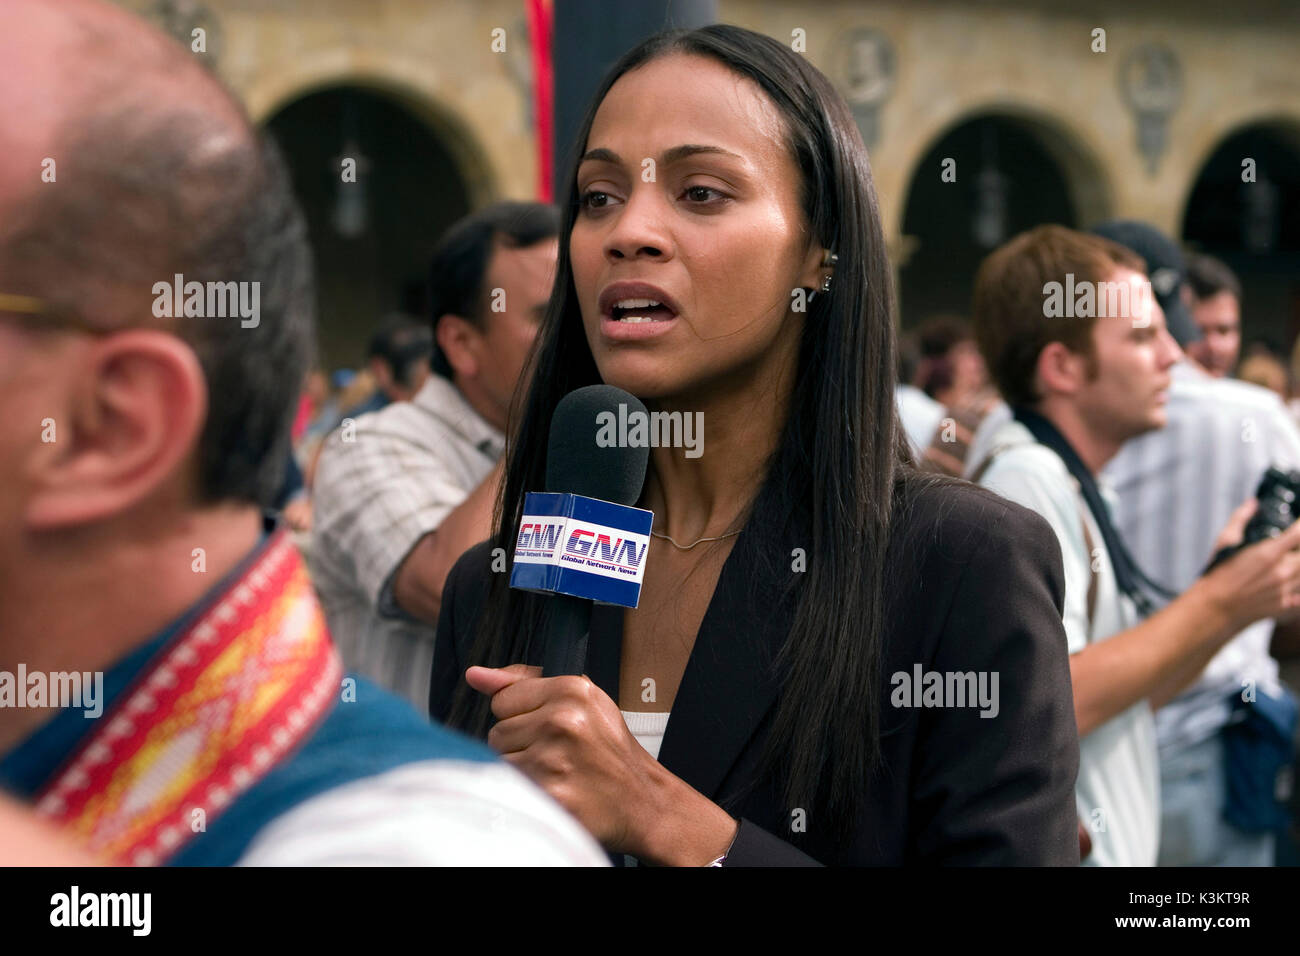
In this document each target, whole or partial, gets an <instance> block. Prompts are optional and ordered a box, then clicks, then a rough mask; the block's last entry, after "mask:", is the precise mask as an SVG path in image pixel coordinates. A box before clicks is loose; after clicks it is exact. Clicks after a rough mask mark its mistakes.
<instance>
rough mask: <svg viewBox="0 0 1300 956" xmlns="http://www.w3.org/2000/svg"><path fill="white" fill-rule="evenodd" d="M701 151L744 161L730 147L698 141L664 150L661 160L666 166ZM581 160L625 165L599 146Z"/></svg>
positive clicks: (609, 150) (612, 153) (610, 152)
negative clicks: (703, 144)
mask: <svg viewBox="0 0 1300 956" xmlns="http://www.w3.org/2000/svg"><path fill="white" fill-rule="evenodd" d="M700 153H712V154H715V155H720V156H730V157H731V158H733V159H739V160H741V161H742V162H743V161H744V159H745V158H744V157H743V156H741V155H740V154H739V153H733V152H732V151H731V150H729V149H723V148H722V147H721V146H701V145H699V144H696V143H685V144H683V145H681V146H674V147H672V148H671V149H666V150H664V153H663V156H661V157H660V160H659V161H660V162H661V163H663V164H664V165H665V166H667V165H669V164H671V163H675V162H678V161H680V160H683V159H686V158H687V157H689V156H695V155H698V154H700ZM581 162H584V163H586V162H597V163H613V164H614V165H615V166H621V165H623V160H622V159H620V158H619V155H618V154H617V153H616V152H614V151H613V150H612V149H605V148H604V147H597V148H596V149H591V150H588V151H587V152H586V153H585V154H584V155H583V157H582V160H581Z"/></svg>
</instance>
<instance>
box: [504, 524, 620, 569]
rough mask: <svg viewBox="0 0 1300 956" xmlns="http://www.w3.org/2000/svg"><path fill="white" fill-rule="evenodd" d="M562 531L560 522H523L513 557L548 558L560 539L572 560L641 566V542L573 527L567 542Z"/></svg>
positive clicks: (563, 528) (563, 527)
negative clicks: (533, 556) (525, 554)
mask: <svg viewBox="0 0 1300 956" xmlns="http://www.w3.org/2000/svg"><path fill="white" fill-rule="evenodd" d="M564 531H565V526H564V522H559V521H556V522H551V521H547V522H532V523H530V522H524V523H522V524H521V525H520V526H519V540H518V541H517V542H516V551H515V554H516V556H517V555H519V554H521V553H527V554H531V555H536V556H539V557H540V556H542V555H550V554H552V553H554V551H555V548H556V546H557V545H558V544H559V543H560V541H561V540H562V539H563V540H564V553H565V554H571V555H573V556H574V557H578V558H590V559H591V560H594V561H600V562H602V563H605V564H619V565H623V566H624V567H630V568H639V567H641V562H642V561H644V560H645V553H646V543H645V542H637V541H635V540H633V539H632V538H624V537H621V536H615V535H611V534H608V533H606V532H603V531H592V530H589V529H587V528H584V527H582V526H581V525H578V526H576V527H574V528H573V530H572V531H571V532H570V533H569V535H568V537H567V539H566V538H565V537H564Z"/></svg>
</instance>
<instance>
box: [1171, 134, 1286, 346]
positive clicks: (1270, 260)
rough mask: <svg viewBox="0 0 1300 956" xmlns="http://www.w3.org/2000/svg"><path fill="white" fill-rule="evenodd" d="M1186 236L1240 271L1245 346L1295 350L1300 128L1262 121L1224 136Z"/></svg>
mask: <svg viewBox="0 0 1300 956" xmlns="http://www.w3.org/2000/svg"><path fill="white" fill-rule="evenodd" d="M1246 160H1253V170H1251V169H1250V164H1247V163H1245V161H1246ZM1248 173H1250V174H1253V178H1254V182H1247V181H1244V179H1243V177H1244V176H1247V174H1248ZM1183 240H1184V242H1186V244H1187V245H1188V246H1189V247H1190V248H1192V249H1195V250H1197V251H1199V252H1204V253H1207V254H1209V255H1212V256H1215V257H1217V258H1219V259H1222V260H1223V261H1224V262H1225V263H1226V264H1227V265H1228V266H1229V267H1230V268H1231V269H1232V270H1233V271H1234V272H1236V273H1237V277H1238V278H1239V279H1240V280H1241V285H1242V303H1241V326H1242V329H1241V332H1242V336H1241V337H1242V343H1243V345H1245V344H1248V343H1250V342H1251V341H1252V340H1256V341H1260V340H1262V341H1263V342H1265V343H1267V344H1268V345H1269V347H1270V348H1271V349H1273V350H1274V351H1277V352H1280V353H1281V354H1283V355H1285V354H1287V353H1288V352H1289V350H1290V348H1291V346H1292V344H1293V343H1294V342H1295V339H1296V336H1297V334H1300V129H1298V128H1293V127H1287V126H1285V125H1283V124H1267V123H1260V124H1253V125H1251V126H1248V127H1245V128H1244V129H1241V130H1239V131H1238V132H1236V133H1234V134H1232V135H1230V136H1228V137H1227V138H1226V139H1224V140H1223V142H1222V143H1221V144H1220V145H1219V146H1218V147H1217V148H1216V149H1215V150H1214V152H1213V153H1212V154H1211V156H1210V158H1209V159H1208V160H1207V161H1206V163H1205V165H1204V166H1203V167H1202V168H1201V172H1200V175H1199V176H1198V177H1197V178H1196V184H1195V185H1194V186H1193V187H1192V192H1191V196H1190V197H1189V198H1188V200H1187V208H1186V209H1185V210H1184V213H1183Z"/></svg>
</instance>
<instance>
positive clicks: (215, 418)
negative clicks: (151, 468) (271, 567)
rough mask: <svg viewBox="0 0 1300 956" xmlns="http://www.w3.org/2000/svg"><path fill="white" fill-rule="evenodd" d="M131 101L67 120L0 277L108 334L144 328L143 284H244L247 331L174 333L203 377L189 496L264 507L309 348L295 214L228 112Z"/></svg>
mask: <svg viewBox="0 0 1300 956" xmlns="http://www.w3.org/2000/svg"><path fill="white" fill-rule="evenodd" d="M130 99H133V100H134V102H131V103H127V102H124V100H122V99H119V100H118V106H117V107H116V108H112V109H108V110H105V109H104V107H103V105H102V103H101V104H89V105H87V106H85V107H83V108H82V109H81V110H80V111H79V113H80V115H78V116H76V117H75V118H69V121H68V122H67V123H66V124H65V127H64V128H65V130H68V131H69V135H68V136H66V137H65V138H64V139H65V145H64V146H63V148H62V149H61V150H60V155H61V158H60V159H59V167H58V181H57V183H55V184H47V185H44V186H43V187H42V188H39V189H36V190H34V195H33V196H32V198H31V200H30V202H29V203H28V204H27V205H26V208H24V209H20V210H19V211H18V214H17V215H18V219H19V222H18V224H17V228H16V229H15V230H12V231H10V232H9V240H8V241H7V242H4V243H0V266H3V267H5V269H6V271H7V272H11V273H12V275H14V276H15V277H21V280H20V281H21V282H22V283H23V284H24V285H26V286H29V287H30V289H29V290H27V291H30V292H31V294H34V295H38V296H40V297H41V298H44V299H46V300H48V301H50V302H53V303H55V304H56V305H59V306H61V307H63V308H66V309H69V310H71V311H72V312H74V313H76V314H78V315H80V316H82V317H84V318H85V319H86V320H87V322H88V323H90V324H94V325H96V326H99V327H106V328H130V327H132V326H136V325H145V324H149V323H151V322H153V323H156V322H157V320H156V319H154V318H153V312H152V302H153V299H154V296H153V286H154V284H155V283H157V282H167V283H169V284H170V283H171V282H172V281H173V276H174V275H176V274H180V275H183V276H184V281H185V282H186V283H188V282H191V281H198V282H201V283H208V282H232V281H234V282H250V283H257V284H258V285H257V286H255V287H253V288H257V289H259V308H260V315H259V320H258V321H257V322H256V323H255V324H253V325H251V326H248V327H246V326H245V324H244V323H242V322H241V321H240V319H239V318H238V317H228V318H216V317H212V316H207V317H204V318H195V317H189V318H179V319H176V320H174V329H175V332H176V334H177V335H178V336H180V337H181V338H182V339H183V340H184V341H186V342H187V343H189V344H190V346H191V347H192V348H193V349H194V351H195V354H196V355H197V357H198V360H199V363H200V365H201V367H202V369H203V373H204V376H205V378H206V381H207V391H208V404H209V408H208V415H207V420H206V421H205V423H204V427H203V431H202V435H201V437H200V440H199V447H198V478H199V487H198V496H199V499H200V501H201V502H202V503H215V502H217V501H223V500H235V501H244V502H251V503H255V504H259V505H262V506H267V505H269V504H270V503H271V501H272V500H273V498H274V496H275V493H276V491H277V489H278V487H279V484H280V482H281V480H282V477H283V470H284V466H285V464H286V462H287V459H288V455H289V429H290V425H291V422H292V417H293V414H294V412H295V410H296V405H297V399H298V395H299V393H300V391H301V388H302V383H303V380H304V378H305V376H306V373H307V370H308V366H309V364H310V360H311V356H312V355H313V354H314V350H315V293H314V284H313V269H312V259H311V250H310V247H309V245H308V241H307V229H306V225H305V222H304V220H303V216H302V212H301V210H300V209H299V207H298V204H297V201H296V199H295V198H294V195H293V192H292V188H291V185H290V181H289V176H288V172H287V170H286V169H285V165H284V162H283V161H282V159H281V157H280V155H279V152H278V150H276V148H275V147H274V145H273V144H272V143H271V141H270V140H269V139H268V138H267V137H266V136H265V135H264V134H262V135H259V134H257V133H255V132H254V131H253V130H252V128H251V127H250V126H249V125H248V124H247V121H246V120H245V119H243V118H242V117H241V118H240V122H239V124H237V123H235V122H232V121H229V120H227V119H226V118H219V117H218V116H217V115H216V114H215V113H214V112H213V111H212V110H211V108H208V109H201V108H200V107H199V106H197V105H191V104H187V103H184V102H176V103H169V104H158V103H156V102H148V101H144V102H142V101H141V99H140V98H139V97H131V98H130ZM10 291H19V290H10Z"/></svg>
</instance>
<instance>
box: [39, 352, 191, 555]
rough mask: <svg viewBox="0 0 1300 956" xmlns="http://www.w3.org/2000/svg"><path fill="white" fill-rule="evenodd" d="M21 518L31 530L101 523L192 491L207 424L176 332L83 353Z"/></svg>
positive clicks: (189, 355) (186, 354) (188, 364)
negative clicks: (64, 417)
mask: <svg viewBox="0 0 1300 956" xmlns="http://www.w3.org/2000/svg"><path fill="white" fill-rule="evenodd" d="M73 388H74V389H75V391H74V394H73V396H72V399H71V401H69V402H68V404H67V414H68V415H69V418H70V420H69V421H67V422H58V423H57V426H58V431H57V433H56V435H57V437H56V442H57V445H58V446H59V447H58V449H57V451H56V452H55V454H53V455H50V456H49V457H48V458H46V459H44V460H42V462H41V463H40V466H39V474H38V475H37V476H36V477H35V480H34V483H33V489H32V494H31V495H30V497H29V499H28V506H27V509H26V512H25V518H26V523H27V526H28V527H29V528H30V529H32V530H46V531H48V530H56V529H60V528H71V527H74V526H76V525H83V524H88V523H91V522H96V521H103V520H106V519H110V518H113V517H116V516H118V515H120V514H122V513H124V512H127V511H129V510H131V509H133V508H136V507H138V506H140V505H141V504H142V503H144V502H147V501H148V500H150V499H151V498H156V497H158V496H159V495H160V494H167V493H169V492H170V493H175V491H176V490H177V489H179V490H180V491H181V492H182V493H185V494H192V493H193V492H194V491H195V489H193V488H192V487H186V482H187V481H190V477H189V476H187V475H183V474H181V473H182V471H183V470H185V469H186V468H187V467H188V465H189V463H191V462H192V461H193V458H194V452H195V449H196V448H197V446H198V441H199V436H200V434H201V433H202V430H203V424H204V422H205V421H206V419H207V412H208V396H207V383H206V379H205V378H204V375H203V369H202V367H201V366H200V365H199V360H198V357H197V356H195V354H194V352H193V350H192V349H191V348H190V347H189V346H188V345H186V344H185V343H184V342H182V341H181V340H180V339H178V338H176V337H175V336H173V335H168V334H166V333H163V332H155V331H150V330H129V331H125V332H117V333H114V334H112V335H108V336H106V337H104V338H103V339H100V340H97V341H96V342H95V343H94V344H93V346H92V347H91V348H90V349H89V350H87V352H86V353H85V359H84V368H82V369H81V370H80V372H79V374H78V376H77V378H76V381H75V383H74V385H73Z"/></svg>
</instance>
